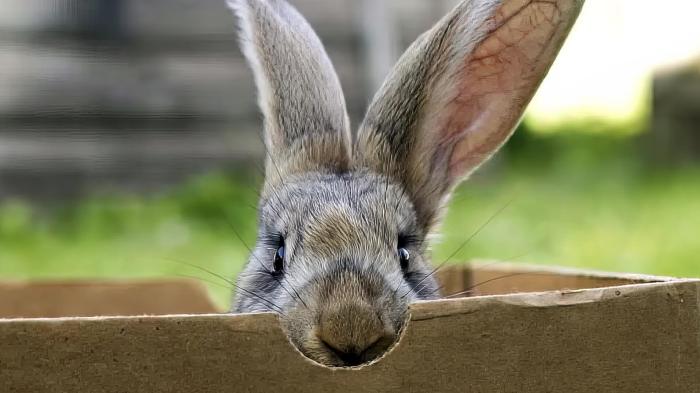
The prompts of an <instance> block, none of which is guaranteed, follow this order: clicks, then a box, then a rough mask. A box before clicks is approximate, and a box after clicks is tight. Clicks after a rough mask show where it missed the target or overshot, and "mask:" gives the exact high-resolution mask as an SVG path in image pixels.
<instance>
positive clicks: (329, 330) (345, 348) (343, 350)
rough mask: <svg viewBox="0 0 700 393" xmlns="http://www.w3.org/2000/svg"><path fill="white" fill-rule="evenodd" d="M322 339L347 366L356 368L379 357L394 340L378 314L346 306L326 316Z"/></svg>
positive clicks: (321, 330) (362, 306) (371, 310)
mask: <svg viewBox="0 0 700 393" xmlns="http://www.w3.org/2000/svg"><path fill="white" fill-rule="evenodd" d="M320 322H321V323H320V326H319V328H320V329H319V337H318V338H319V339H320V341H321V342H322V343H323V345H324V346H325V347H326V348H327V349H328V351H329V352H331V353H332V354H333V355H335V357H337V358H338V359H339V360H340V361H341V362H342V364H343V365H345V366H357V365H359V364H362V363H364V362H368V361H370V360H372V359H374V358H376V357H378V356H379V355H381V354H382V353H383V352H384V350H385V349H387V347H388V346H389V345H390V344H391V343H392V342H393V341H394V338H395V336H396V334H395V333H394V332H389V331H387V329H386V328H385V326H384V324H383V323H382V321H381V319H380V317H379V316H378V314H377V312H376V311H374V310H373V309H372V308H371V306H368V305H357V304H351V305H343V306H340V307H336V308H334V309H333V310H327V311H326V312H324V313H323V315H322V316H321V320H320Z"/></svg>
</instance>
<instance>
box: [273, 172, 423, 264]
mask: <svg viewBox="0 0 700 393" xmlns="http://www.w3.org/2000/svg"><path fill="white" fill-rule="evenodd" d="M415 221H416V218H415V212H414V210H413V206H412V205H411V202H410V201H409V199H408V198H407V196H406V194H405V193H404V191H403V189H402V188H401V186H400V185H398V184H395V183H393V182H391V181H390V180H389V179H388V178H386V177H381V176H377V175H374V174H371V173H367V172H360V173H347V174H342V175H337V174H306V175H304V176H302V177H298V178H292V179H287V181H286V182H285V183H284V184H283V185H281V186H280V187H276V188H275V189H270V190H268V191H267V192H266V196H265V197H264V199H263V202H262V203H261V223H262V224H263V226H264V227H265V228H267V230H268V231H275V232H278V233H281V234H282V235H283V236H284V237H285V240H286V244H287V246H288V252H289V253H290V255H291V256H293V257H294V259H295V260H298V259H300V258H301V257H304V259H308V260H312V261H318V262H327V261H332V260H338V259H348V258H349V259H353V260H366V259H367V256H368V255H373V256H375V257H376V256H377V255H378V254H377V253H388V252H391V250H392V248H393V247H395V245H396V241H397V238H398V235H399V234H400V233H402V232H408V233H410V234H412V235H414V234H415V231H416V230H417V228H416V222H415Z"/></svg>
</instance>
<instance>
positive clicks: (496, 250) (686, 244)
mask: <svg viewBox="0 0 700 393" xmlns="http://www.w3.org/2000/svg"><path fill="white" fill-rule="evenodd" d="M592 157H593V158H591V156H590V155H587V156H585V157H583V158H582V157H579V156H577V155H576V154H571V155H567V157H566V159H560V160H557V161H554V162H539V163H535V164H533V163H532V162H531V161H532V159H531V158H528V159H520V160H519V159H512V160H510V161H502V162H500V163H497V164H499V165H492V166H490V167H488V168H485V170H483V171H480V172H479V173H478V174H477V175H475V176H474V177H473V178H472V179H471V180H470V181H469V182H467V183H465V184H464V185H463V186H462V187H460V188H459V190H457V192H456V194H455V197H454V200H453V203H452V204H451V207H450V209H449V213H448V215H447V218H446V220H445V223H444V226H443V231H442V233H443V236H442V239H441V241H440V242H439V243H438V244H436V245H435V251H434V254H435V255H434V256H435V258H434V259H435V261H436V263H438V262H440V261H443V260H444V259H445V258H447V256H448V255H450V254H452V253H453V252H454V251H455V250H456V249H457V248H458V247H459V246H460V244H462V243H463V242H464V241H465V240H466V239H467V238H468V237H469V236H471V235H472V234H473V233H474V232H475V231H476V230H477V229H478V228H479V227H480V226H482V224H484V223H485V222H487V221H488V220H489V219H490V218H492V219H491V221H490V222H489V223H488V225H486V226H485V227H484V228H483V230H481V231H480V232H479V233H478V234H476V235H475V236H474V239H473V240H472V241H471V242H469V244H467V245H466V246H465V247H464V248H463V249H462V250H461V251H459V252H458V253H457V254H456V255H455V256H454V258H452V259H451V260H450V262H451V263H458V262H461V261H465V260H468V259H471V258H496V259H510V258H513V257H518V258H516V259H517V260H518V261H523V262H530V263H543V264H559V265H567V266H577V267H586V268H595V269H603V270H611V271H626V272H638V273H649V274H662V275H676V276H695V277H698V276H700V260H699V258H698V255H700V241H698V237H699V234H700V170H698V169H695V168H688V169H684V170H674V171H671V170H666V171H658V170H656V171H654V170H651V169H649V168H645V167H644V166H642V165H638V164H635V163H634V162H630V161H627V160H623V159H605V160H602V161H596V159H594V158H595V156H592ZM257 186H258V182H257V181H255V180H250V179H249V178H243V177H229V176H225V175H223V174H211V175H208V176H204V177H201V178H198V179H194V180H193V181H191V182H189V183H188V184H186V185H183V186H181V187H179V188H177V189H174V190H171V191H169V192H167V193H164V194H162V195H156V196H149V197H135V196H128V195H122V196H95V197H91V198H89V199H87V200H85V201H82V202H80V203H76V204H73V205H67V206H56V207H52V208H51V209H40V208H39V207H37V206H32V205H29V204H27V203H24V202H21V201H6V202H3V203H1V204H0V278H59V277H60V278H66V277H154V276H178V275H187V276H197V277H202V278H205V279H206V280H212V281H216V280H217V279H216V278H214V277H212V276H210V275H208V274H206V273H203V272H201V271H199V270H197V269H196V268H192V267H190V266H187V265H186V264H184V263H189V264H196V265H198V266H201V267H204V268H206V269H210V270H212V271H214V272H216V273H219V274H221V275H224V276H227V277H234V276H235V275H236V274H237V272H238V271H239V270H240V269H241V267H242V264H243V263H244V261H245V258H246V254H247V252H248V251H247V250H246V247H245V246H244V245H242V244H241V242H240V241H239V240H238V238H237V236H236V234H235V233H234V230H233V229H232V227H234V228H236V232H238V233H240V234H241V236H242V237H243V238H244V239H245V240H246V242H248V243H249V244H252V243H253V241H254V237H255V207H254V206H255V203H256V200H255V199H256V189H257ZM504 207H505V208H504ZM501 209H502V211H501V212H500V213H499V214H497V215H496V216H494V214H495V213H496V212H498V211H499V210H501ZM47 210H48V211H47ZM183 262H184V263H183ZM211 287H212V290H213V291H214V293H215V295H216V296H217V298H218V299H220V300H221V302H222V303H225V302H226V300H227V299H228V296H229V293H228V292H229V291H228V290H227V289H225V288H222V287H220V286H216V285H212V286H211Z"/></svg>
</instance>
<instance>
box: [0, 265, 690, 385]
mask: <svg viewBox="0 0 700 393" xmlns="http://www.w3.org/2000/svg"><path fill="white" fill-rule="evenodd" d="M525 273H527V274H525ZM496 274H499V275H504V274H505V275H511V276H510V277H507V278H504V279H502V280H494V281H491V282H489V283H488V284H483V285H477V284H479V283H480V282H483V281H482V280H483V278H485V277H493V276H494V275H496ZM489 279H491V278H487V280H489ZM442 281H443V284H444V285H445V288H446V292H448V293H452V292H457V291H463V290H468V289H471V287H474V289H475V290H476V289H477V288H478V290H479V291H480V294H486V295H483V296H475V297H470V298H456V299H448V300H440V301H431V302H422V303H417V304H414V305H413V306H411V310H410V311H411V315H410V320H409V321H408V322H407V326H406V328H405V329H404V333H403V335H402V336H401V338H400V340H399V342H398V343H397V344H396V345H395V346H394V347H393V349H392V350H390V351H389V353H387V354H386V356H384V357H383V358H381V359H379V360H378V361H376V362H375V363H373V364H370V365H365V366H362V367H360V368H355V369H330V368H327V367H323V366H320V365H318V364H315V363H313V362H311V361H310V360H308V359H306V358H304V357H303V356H302V355H301V354H300V353H299V352H298V351H297V350H296V349H295V348H294V347H293V346H292V345H291V344H290V343H289V342H288V340H287V338H286V336H285V334H284V333H283V332H282V330H281V328H280V326H279V323H278V321H277V317H276V316H275V315H273V314H257V315H215V314H209V315H173V316H130V317H129V316H127V317H92V318H84V317H83V318H51V319H4V320H0V392H115V393H116V392H120V393H121V392H188V393H198V392H245V391H289V392H333V391H343V392H345V391H349V392H380V391H396V392H434V391H448V392H452V391H454V392H518V393H527V392H538V393H541V392H623V393H624V392H635V393H638V392H700V280H690V279H674V278H665V277H648V276H636V275H633V276H627V275H605V274H598V273H586V272H576V271H564V270H557V269H545V268H517V267H514V266H507V265H504V266H497V265H488V264H483V265H479V266H477V267H474V268H465V267H461V268H460V267H454V268H451V269H449V270H448V271H446V272H445V273H444V274H443V276H442ZM185 286H187V285H185ZM511 288H516V289H517V290H523V291H539V290H552V289H554V290H553V291H549V292H529V293H515V294H504V295H489V294H488V293H502V292H505V291H508V290H510V289H511ZM3 300H4V299H0V303H1V302H3ZM158 310H159V309H158V308H154V311H158ZM79 314H82V313H79Z"/></svg>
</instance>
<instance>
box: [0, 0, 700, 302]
mask: <svg viewBox="0 0 700 393" xmlns="http://www.w3.org/2000/svg"><path fill="white" fill-rule="evenodd" d="M334 1H336V2H338V4H337V5H338V7H340V8H338V9H340V12H336V11H335V10H337V9H334V8H333V7H330V8H329V7H321V8H323V10H321V9H319V7H316V5H317V4H315V3H314V1H312V0H306V1H297V2H293V3H295V4H297V5H298V6H299V8H301V9H302V12H304V13H306V14H307V15H309V19H310V21H311V23H312V24H314V26H315V27H316V28H317V29H318V30H319V34H320V35H321V37H322V39H323V40H324V42H326V44H327V45H328V47H329V53H330V55H331V57H332V58H333V60H334V62H335V63H336V65H337V67H338V69H339V74H340V77H341V80H342V82H343V85H344V88H345V90H346V93H347V94H348V105H349V110H350V113H351V116H352V118H353V120H354V123H355V124H357V122H358V121H359V119H361V116H362V111H363V109H364V107H365V105H366V102H367V100H368V99H369V97H371V94H372V91H373V90H374V88H375V87H376V85H377V83H378V80H380V79H381V78H379V76H383V75H384V74H385V73H386V70H387V67H388V66H389V65H390V64H391V62H393V61H394V59H395V57H396V55H397V53H398V52H400V50H401V49H402V48H403V47H405V46H406V45H407V43H408V42H410V41H411V40H412V39H413V38H415V36H416V35H417V33H418V32H419V31H421V30H423V29H425V28H426V27H427V26H429V25H430V24H431V23H433V22H434V21H435V20H436V19H437V18H438V17H439V15H441V14H442V13H443V12H444V11H445V10H447V9H448V7H449V6H451V5H452V4H454V1H443V2H439V4H440V7H436V6H435V4H436V3H433V5H426V3H427V2H426V1H420V0H413V1H410V2H404V3H398V2H392V1H389V0H387V1H380V2H376V3H372V4H373V5H372V7H378V6H381V7H387V8H386V10H385V11H386V13H384V14H382V15H384V17H387V18H388V16H387V15H389V16H391V19H392V21H393V24H390V23H386V25H387V26H388V27H386V26H385V29H388V30H380V31H374V30H376V29H372V28H369V27H367V25H366V24H365V23H364V22H363V23H358V19H359V20H361V21H364V19H363V18H364V17H366V16H367V13H366V12H365V11H363V10H364V7H367V5H366V4H365V3H363V2H351V1H341V0H334ZM66 2H67V3H71V2H70V1H68V0H66ZM9 3H10V7H9V9H10V10H11V11H12V12H14V14H13V13H12V12H10V14H9V16H6V17H4V18H0V57H1V58H3V59H5V60H6V61H4V62H0V71H3V72H0V75H3V76H2V78H3V79H2V80H0V82H3V83H4V84H5V89H2V92H0V95H1V96H0V98H2V99H0V279H38V278H74V277H81V278H87V277H90V278H92V277H109V278H113V277H161V276H188V277H198V278H201V279H203V280H204V281H205V282H207V284H208V285H210V286H211V288H212V290H213V291H214V292H215V293H216V296H217V298H218V299H219V300H220V301H221V302H222V304H225V303H226V302H227V300H228V297H229V295H230V288H228V285H227V284H225V283H223V282H222V281H221V280H219V279H218V278H216V277H214V276H213V275H211V274H208V273H206V272H203V271H202V270H200V269H198V268H196V267H193V266H190V265H196V266H199V267H201V268H204V269H208V270H211V271H212V272H215V273H216V274H220V275H222V276H225V277H230V278H234V277H235V276H236V274H237V273H238V272H239V271H240V270H241V268H242V266H243V264H244V262H245V260H246V256H247V253H248V250H247V246H246V244H244V243H243V242H245V243H247V244H248V245H252V244H253V243H254V241H255V231H256V203H257V200H256V199H257V192H258V189H259V187H260V184H261V182H262V171H261V165H262V158H261V157H262V154H261V151H260V149H261V146H260V141H259V137H258V132H259V131H258V128H259V126H260V122H259V115H258V114H257V112H256V109H255V102H254V91H253V86H252V82H251V75H250V73H249V72H248V70H247V69H246V68H245V66H244V64H243V62H242V59H241V56H240V53H239V52H238V50H237V48H236V46H235V39H234V36H233V32H234V26H233V22H232V21H231V20H230V18H229V16H228V14H226V13H223V14H222V5H221V4H219V2H200V3H197V4H195V2H187V1H179V2H177V3H178V4H179V5H180V6H178V7H174V6H173V5H172V4H171V3H170V2H163V1H160V2H157V1H156V2H152V3H151V4H150V5H144V4H139V3H138V2H129V1H115V2H100V1H97V0H95V1H91V2H82V3H75V4H73V3H71V4H73V5H74V6H75V7H73V8H70V7H66V8H65V9H69V10H72V11H70V12H68V13H67V14H59V15H56V14H55V13H56V9H59V10H61V9H64V8H61V7H59V8H52V10H50V11H47V10H45V9H44V7H42V6H38V7H37V6H36V3H32V4H35V5H34V6H31V5H28V3H24V2H21V1H16V2H12V1H10V2H9ZM398 4H400V5H398ZM593 4H594V5H591V4H588V5H587V8H586V9H584V13H583V14H582V16H581V21H580V23H579V25H577V27H576V28H575V30H574V32H573V33H572V37H571V39H570V41H569V42H568V43H567V45H566V46H565V48H564V49H563V51H562V55H561V56H562V57H561V59H560V60H558V61H557V63H556V64H555V66H554V68H553V70H552V72H551V74H550V79H548V80H547V81H546V82H545V84H544V85H543V87H542V90H541V91H540V93H539V94H538V96H537V97H536V98H535V100H534V101H533V104H532V107H531V110H530V111H529V112H528V114H527V116H526V118H525V121H524V122H523V124H522V125H521V126H520V127H519V129H518V131H517V132H516V133H515V136H514V137H513V138H512V139H511V141H510V142H509V143H508V144H507V145H506V147H505V148H504V149H503V150H502V152H501V153H499V154H498V155H497V157H496V158H495V159H493V160H492V161H491V162H489V163H488V164H487V165H486V166H484V167H482V168H481V169H480V170H479V171H478V172H477V173H476V174H475V175H473V176H472V178H471V179H470V180H469V181H468V182H466V183H464V184H463V185H462V186H461V187H460V188H459V189H458V190H457V191H456V193H455V195H454V198H453V200H452V202H451V205H450V209H449V213H448V215H447V218H446V221H445V223H444V226H443V230H442V233H443V236H442V237H441V238H440V240H439V241H438V242H437V243H436V244H435V246H434V260H435V261H436V262H440V261H443V260H445V258H447V257H448V256H449V255H451V254H452V253H453V252H454V251H455V250H456V249H457V248H458V247H459V246H460V244H462V243H463V242H464V240H465V239H467V238H468V237H470V236H471V235H472V234H474V233H475V231H477V230H478V228H479V227H481V226H482V224H484V223H485V222H487V221H488V220H490V219H491V218H493V219H492V220H491V221H489V223H488V225H486V226H485V227H484V228H483V230H481V231H479V233H478V234H476V236H475V237H474V239H473V240H472V241H470V242H469V244H468V246H467V247H464V248H463V249H462V250H461V251H459V252H458V253H457V254H456V255H455V256H454V257H453V258H451V260H450V262H451V263H460V262H463V261H466V260H468V259H472V258H489V259H502V260H512V261H522V262H529V263H541V264H558V265H566V266H577V267H585V268H594V269H601V270H609V271H624V272H638V273H649V274H661V275H674V276H696V277H700V260H699V258H698V256H699V255H700V241H698V238H700V62H698V60H693V57H694V56H697V55H699V54H700V43H699V42H698V39H697V38H693V37H699V38H700V32H698V31H694V30H693V29H695V30H697V28H696V27H695V26H692V25H691V24H687V25H685V26H680V27H678V26H675V25H674V26H675V27H674V28H675V30H674V29H671V32H670V33H669V34H675V35H677V36H682V37H684V39H683V40H681V39H679V40H678V42H679V44H678V46H679V48H675V47H674V48H673V50H672V51H669V50H668V49H660V50H659V51H654V50H653V48H656V47H657V46H658V47H659V48H661V47H662V44H663V43H664V42H665V41H663V40H661V39H658V38H653V40H654V41H652V42H650V41H649V40H650V39H652V38H650V37H647V36H640V35H639V34H643V29H642V27H643V26H644V24H643V23H641V22H640V19H641V18H643V17H644V15H645V14H644V12H645V11H644V10H646V8H649V7H644V6H636V7H635V4H633V2H630V1H622V0H619V1H612V2H610V3H609V4H608V5H604V4H603V2H598V3H593ZM606 4H607V2H606ZM677 6H678V7H686V8H687V11H688V13H691V11H694V10H695V11H700V10H697V8H698V7H697V6H695V5H693V4H691V3H684V2H680V1H678V4H677ZM32 7H33V8H32ZM343 7H344V8H343ZM671 8H673V7H671ZM426 9H429V10H430V12H424V11H425V10H426ZM343 10H345V11H347V12H345V11H343ZM647 11H648V12H653V10H652V9H651V8H650V9H649V10H647ZM677 12H678V11H677V10H676V11H674V14H677ZM149 13H150V14H149ZM155 13H158V15H160V16H161V17H160V18H159V21H158V22H156V23H155V24H149V23H146V22H145V21H150V20H151V19H149V18H148V16H149V15H153V14H155ZM680 14H684V13H679V15H680ZM348 15H350V16H348ZM392 15H393V16H392ZM116 16H118V17H116ZM178 18H179V19H178ZM182 18H187V19H188V20H189V19H191V20H192V23H190V24H188V25H187V26H186V27H183V25H182V23H179V22H178V21H181V19H182ZM334 18H335V19H334ZM676 24H680V25H682V23H676ZM601 31H602V33H601ZM637 33H639V34H637ZM695 33H698V34H695ZM693 34H695V35H693ZM647 35H648V34H647ZM377 37H391V38H392V40H389V42H388V43H387V42H383V43H382V42H379V43H377V42H375V41H376V39H377ZM373 40H375V41H373ZM379 41H381V40H379ZM654 45H657V46H654ZM377 46H378V47H377ZM663 48H665V47H663ZM649 52H653V53H654V55H653V56H651V55H650V54H649ZM373 53H374V54H373ZM377 53H380V54H381V53H384V55H377ZM386 54H389V55H390V56H388V57H387V56H385V55H386ZM615 54H616V55H615ZM383 56H384V57H387V58H386V59H385V58H384V57H383ZM606 56H607V57H606ZM611 59H612V60H611ZM606 62H608V63H606ZM601 63H602V64H601ZM504 207H505V208H504ZM501 209H502V211H501V212H500V213H498V214H497V215H496V216H495V217H494V214H496V213H497V212H499V211H500V210H501ZM238 234H240V237H241V238H242V240H243V241H241V240H240V239H239V238H238Z"/></svg>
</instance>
